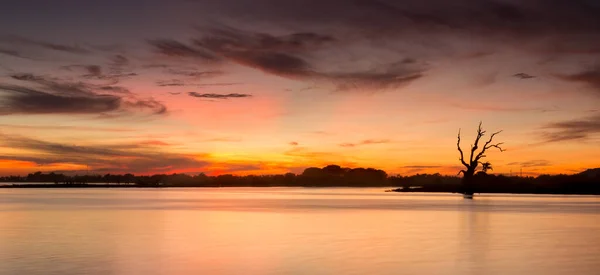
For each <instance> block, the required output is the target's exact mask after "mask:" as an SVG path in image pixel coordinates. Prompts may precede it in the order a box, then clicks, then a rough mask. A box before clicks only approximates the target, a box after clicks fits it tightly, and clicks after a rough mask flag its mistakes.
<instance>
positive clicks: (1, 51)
mask: <svg viewBox="0 0 600 275" xmlns="http://www.w3.org/2000/svg"><path fill="white" fill-rule="evenodd" d="M0 54H4V55H8V56H13V57H18V58H27V57H25V56H23V55H22V54H21V53H19V52H18V51H15V50H8V49H1V48H0Z"/></svg>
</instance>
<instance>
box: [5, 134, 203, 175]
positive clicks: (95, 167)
mask: <svg viewBox="0 0 600 275" xmlns="http://www.w3.org/2000/svg"><path fill="white" fill-rule="evenodd" d="M0 135H1V134H0ZM1 136H2V138H1V139H0V144H2V145H5V146H10V147H12V148H18V149H26V150H29V151H35V152H37V153H39V154H40V155H41V156H40V155H34V154H31V155H30V156H0V159H10V160H21V161H30V162H34V163H36V164H38V165H45V164H52V163H71V164H79V165H87V166H88V167H90V168H91V170H92V171H121V170H123V171H126V172H137V173H144V172H166V171H170V170H172V169H175V168H178V169H185V168H202V167H206V166H207V165H208V164H209V162H207V161H202V160H198V159H197V158H196V157H194V156H188V155H183V154H174V153H166V152H162V151H159V150H157V146H158V145H160V146H165V145H166V144H164V143H162V142H160V141H144V142H141V143H137V144H103V145H88V146H77V145H72V144H63V143H56V142H48V141H43V140H37V139H32V138H26V137H18V136H9V135H1Z"/></svg>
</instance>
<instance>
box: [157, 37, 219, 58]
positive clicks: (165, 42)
mask: <svg viewBox="0 0 600 275" xmlns="http://www.w3.org/2000/svg"><path fill="white" fill-rule="evenodd" d="M148 43H150V45H151V46H152V47H154V49H155V50H156V52H158V53H160V54H163V55H166V56H172V57H192V58H197V59H201V60H204V61H212V62H214V61H218V60H219V58H218V57H216V56H215V55H213V54H212V53H210V52H207V51H205V50H203V49H198V48H194V47H191V46H188V45H185V44H183V43H181V42H178V41H175V40H169V39H157V40H150V41H148Z"/></svg>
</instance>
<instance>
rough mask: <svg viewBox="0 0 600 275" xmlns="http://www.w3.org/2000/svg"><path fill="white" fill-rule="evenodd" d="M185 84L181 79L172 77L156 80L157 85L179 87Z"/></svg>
mask: <svg viewBox="0 0 600 275" xmlns="http://www.w3.org/2000/svg"><path fill="white" fill-rule="evenodd" d="M186 85H187V84H186V83H185V82H184V81H183V80H179V79H172V80H159V81H156V86H159V87H181V86H186Z"/></svg>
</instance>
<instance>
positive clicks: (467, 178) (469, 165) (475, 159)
mask: <svg viewBox="0 0 600 275" xmlns="http://www.w3.org/2000/svg"><path fill="white" fill-rule="evenodd" d="M501 132H502V131H498V132H494V133H492V135H491V136H490V139H489V140H488V141H487V142H486V143H485V144H484V145H483V147H482V148H481V151H479V152H477V150H478V149H479V140H480V139H481V137H483V136H484V135H485V133H486V131H485V130H483V129H482V128H481V122H479V127H478V128H477V137H476V138H475V143H474V145H471V154H470V156H469V159H468V162H467V161H465V158H464V154H463V150H462V149H461V148H460V129H458V141H457V142H456V146H457V148H458V152H460V162H461V163H462V164H463V165H464V166H465V168H466V169H465V170H461V171H460V172H458V174H459V175H460V173H462V174H463V178H462V185H463V188H464V194H465V195H469V196H472V195H473V193H474V190H473V175H475V172H477V167H478V166H479V164H481V167H482V168H481V171H482V172H484V173H485V172H487V171H488V170H492V164H491V163H490V162H489V161H486V162H482V161H481V160H482V159H483V158H485V157H486V155H485V152H486V150H488V149H490V148H498V150H500V152H504V149H502V147H500V146H501V145H502V144H503V142H500V143H493V140H494V136H496V135H497V134H500V133H501Z"/></svg>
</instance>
